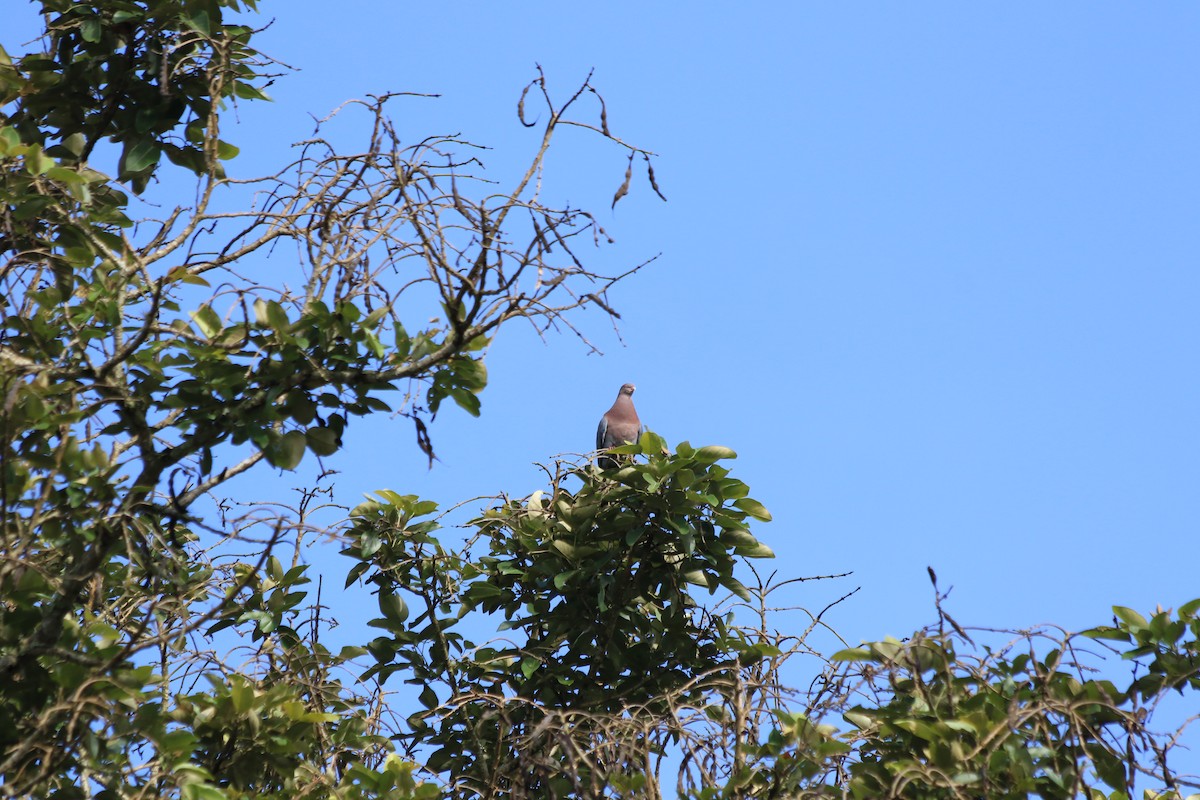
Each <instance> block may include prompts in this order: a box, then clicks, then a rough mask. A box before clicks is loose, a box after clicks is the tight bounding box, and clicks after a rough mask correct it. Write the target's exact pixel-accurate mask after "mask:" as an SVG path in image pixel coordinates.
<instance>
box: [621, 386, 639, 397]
mask: <svg viewBox="0 0 1200 800" xmlns="http://www.w3.org/2000/svg"><path fill="white" fill-rule="evenodd" d="M635 389H637V387H636V386H634V385H633V384H632V383H627V384H625V385H624V386H622V387H621V391H620V392H619V393H618V394H627V395H629V396H630V397H632V396H633V391H634V390H635Z"/></svg>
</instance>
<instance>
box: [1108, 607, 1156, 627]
mask: <svg viewBox="0 0 1200 800" xmlns="http://www.w3.org/2000/svg"><path fill="white" fill-rule="evenodd" d="M1113 613H1114V614H1116V615H1117V618H1118V619H1120V620H1121V621H1122V622H1124V623H1125V624H1126V625H1128V626H1129V627H1130V628H1132V629H1134V630H1138V629H1141V628H1145V627H1146V626H1147V625H1148V624H1149V623H1147V622H1146V618H1145V617H1143V616H1142V615H1141V614H1139V613H1138V612H1136V611H1134V610H1133V609H1132V608H1126V607H1125V606H1113Z"/></svg>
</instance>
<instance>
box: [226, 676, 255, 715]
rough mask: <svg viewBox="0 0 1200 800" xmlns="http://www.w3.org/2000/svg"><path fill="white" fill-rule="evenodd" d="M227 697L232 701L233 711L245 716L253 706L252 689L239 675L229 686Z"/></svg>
mask: <svg viewBox="0 0 1200 800" xmlns="http://www.w3.org/2000/svg"><path fill="white" fill-rule="evenodd" d="M229 697H230V699H231V700H232V701H233V709H234V711H237V712H238V713H239V714H245V713H246V712H247V711H249V710H250V709H251V708H252V707H253V706H254V687H253V686H251V685H250V684H249V683H247V682H246V680H245V679H244V678H242V677H241V676H240V675H235V676H234V678H233V681H232V682H231V683H230V684H229Z"/></svg>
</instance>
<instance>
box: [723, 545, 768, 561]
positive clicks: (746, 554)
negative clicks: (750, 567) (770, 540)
mask: <svg viewBox="0 0 1200 800" xmlns="http://www.w3.org/2000/svg"><path fill="white" fill-rule="evenodd" d="M733 552H735V553H737V554H738V555H739V556H741V557H743V558H774V557H775V551H774V550H772V549H771V548H769V547H767V546H766V545H765V544H762V543H759V544H756V545H754V546H753V547H738V548H736V549H735V550H734V551H733Z"/></svg>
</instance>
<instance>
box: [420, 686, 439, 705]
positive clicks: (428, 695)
mask: <svg viewBox="0 0 1200 800" xmlns="http://www.w3.org/2000/svg"><path fill="white" fill-rule="evenodd" d="M418 699H419V700H420V701H421V705H423V706H425V707H426V708H428V709H434V708H437V704H438V696H437V692H435V691H434V690H433V687H432V686H426V687H425V688H424V689H422V690H421V696H420V697H419V698H418Z"/></svg>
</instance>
